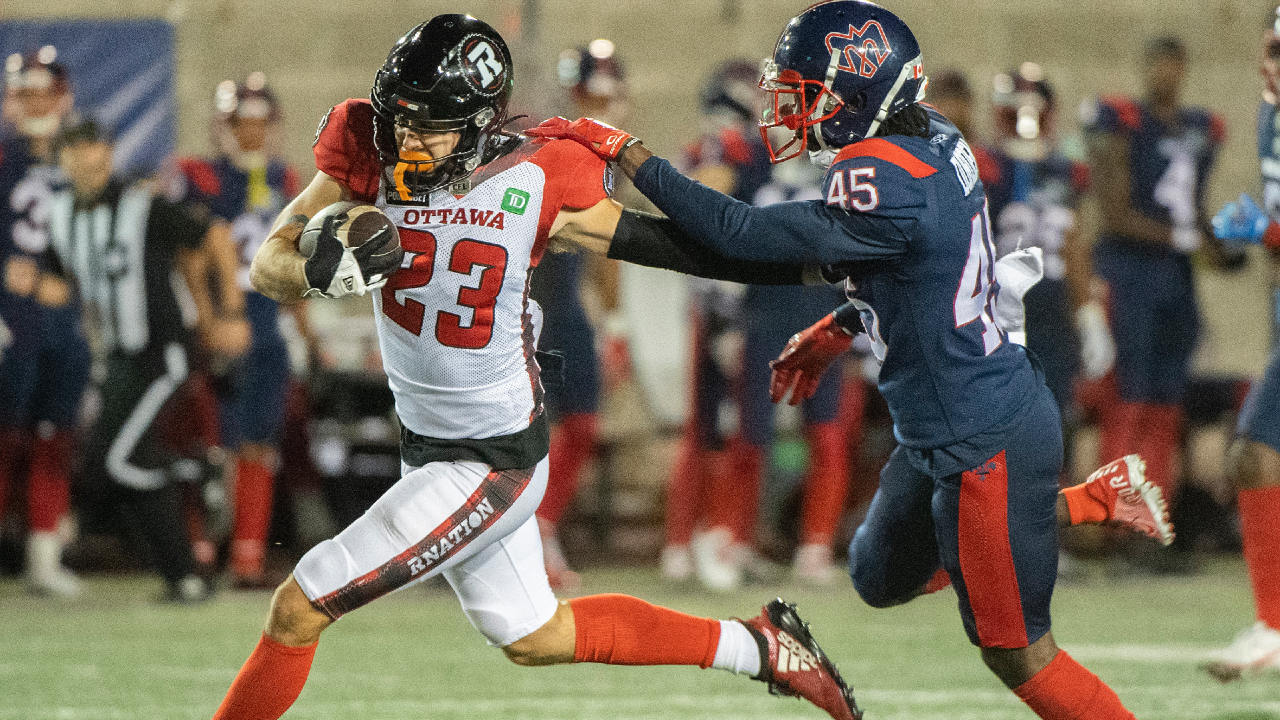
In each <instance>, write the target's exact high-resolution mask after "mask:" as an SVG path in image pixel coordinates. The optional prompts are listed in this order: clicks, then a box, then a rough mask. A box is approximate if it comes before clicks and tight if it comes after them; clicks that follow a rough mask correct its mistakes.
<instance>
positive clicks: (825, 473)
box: [800, 422, 849, 545]
mask: <svg viewBox="0 0 1280 720" xmlns="http://www.w3.org/2000/svg"><path fill="white" fill-rule="evenodd" d="M805 435H807V436H808V440H809V471H808V473H807V476H808V477H806V478H805V485H804V502H803V505H802V507H801V511H800V517H801V527H802V528H803V531H802V532H803V539H802V542H804V543H806V544H817V545H830V544H831V538H832V537H833V536H834V535H835V532H836V525H837V524H839V522H840V516H841V515H843V514H844V498H845V494H846V492H847V491H848V488H849V455H848V452H847V450H846V448H845V437H844V428H843V427H841V425H840V423H839V422H826V423H813V424H810V425H809V426H808V427H806V428H805Z"/></svg>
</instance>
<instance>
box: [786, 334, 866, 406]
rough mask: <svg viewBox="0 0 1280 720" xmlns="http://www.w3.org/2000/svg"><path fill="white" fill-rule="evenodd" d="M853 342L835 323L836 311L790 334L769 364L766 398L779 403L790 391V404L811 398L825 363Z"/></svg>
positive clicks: (828, 362)
mask: <svg viewBox="0 0 1280 720" xmlns="http://www.w3.org/2000/svg"><path fill="white" fill-rule="evenodd" d="M852 343H853V336H852V335H850V334H849V333H848V332H847V331H845V329H844V328H842V327H840V326H839V325H837V324H836V320H835V313H832V314H830V315H828V316H826V317H824V318H822V319H821V320H819V321H818V322H816V323H814V324H813V325H811V326H810V327H808V328H806V329H804V330H802V331H800V332H798V333H796V334H795V335H792V336H791V339H790V340H788V341H787V346H786V347H785V348H783V349H782V354H781V355H779V356H778V359H777V360H774V361H773V362H770V363H769V367H771V368H773V377H772V378H771V380H770V381H769V397H770V398H771V399H772V400H773V401H774V402H778V401H780V400H782V398H784V397H786V396H787V391H788V390H790V391H791V400H790V401H789V402H790V404H791V405H799V404H800V401H801V400H808V399H809V398H811V397H813V394H814V393H815V392H817V391H818V382H819V381H821V380H822V374H823V373H824V372H826V371H827V366H828V365H830V364H831V361H832V360H835V359H836V358H838V357H840V355H841V354H843V353H844V352H845V351H846V350H848V349H849V345H850V344H852Z"/></svg>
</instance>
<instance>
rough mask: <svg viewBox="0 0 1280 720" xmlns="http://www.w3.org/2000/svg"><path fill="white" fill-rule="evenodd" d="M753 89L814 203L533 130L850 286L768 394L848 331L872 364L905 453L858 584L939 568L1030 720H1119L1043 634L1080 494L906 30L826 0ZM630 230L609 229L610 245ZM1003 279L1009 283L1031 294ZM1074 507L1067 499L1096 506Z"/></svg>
mask: <svg viewBox="0 0 1280 720" xmlns="http://www.w3.org/2000/svg"><path fill="white" fill-rule="evenodd" d="M763 83H764V85H765V87H766V89H767V90H768V91H769V92H770V94H771V97H772V102H771V103H770V104H769V105H767V106H766V107H767V110H766V117H765V122H764V123H762V125H763V126H764V127H763V129H762V133H769V132H776V133H777V134H778V135H779V136H781V137H780V140H779V141H780V142H781V141H785V143H784V144H783V145H782V146H781V147H780V148H779V147H775V146H774V144H773V143H770V147H769V152H770V155H771V157H772V158H773V159H774V160H782V159H787V158H790V157H795V156H798V155H801V154H803V153H804V152H805V151H806V150H807V151H808V152H809V154H810V157H811V159H813V160H814V161H815V162H817V163H819V164H821V165H828V166H829V169H828V171H827V176H826V179H825V192H824V193H823V194H824V199H822V200H815V201H809V202H789V203H778V204H775V205H771V206H767V207H761V208H756V207H752V206H750V205H748V204H746V203H742V202H738V201H735V200H734V199H732V198H730V197H728V196H725V195H723V194H720V193H717V192H715V191H714V190H711V189H709V188H706V187H705V186H702V185H699V184H697V183H695V182H693V181H691V180H689V179H688V178H685V177H684V176H682V175H680V174H679V173H678V172H677V171H676V170H675V169H674V168H673V167H672V166H671V165H670V164H669V163H667V162H666V161H664V160H662V159H660V158H657V157H655V156H653V155H651V154H650V153H649V152H648V151H647V150H646V149H645V148H644V147H643V145H641V144H639V141H638V139H637V138H634V137H632V136H631V135H629V134H628V133H626V132H623V131H621V130H617V129H616V128H612V127H609V126H605V125H602V124H600V123H597V122H595V121H593V120H591V119H589V118H587V119H580V120H578V121H575V122H569V121H566V120H563V119H556V120H552V121H548V122H547V123H544V124H543V126H541V127H540V128H535V129H532V130H530V131H527V132H528V134H532V135H535V136H552V137H564V138H571V139H574V140H577V141H578V142H581V143H582V144H584V145H585V146H587V147H590V148H592V149H594V150H595V151H596V152H597V153H598V154H599V155H601V157H605V158H610V159H613V158H616V159H617V160H618V165H619V167H620V168H621V169H622V170H623V171H624V172H625V173H626V174H627V175H628V176H630V177H632V178H633V179H634V181H635V184H636V187H637V188H638V189H639V190H640V191H641V192H643V193H644V194H645V195H646V196H647V197H648V198H649V199H650V200H652V201H653V202H654V203H655V204H656V205H657V206H658V207H659V208H660V209H661V210H663V211H664V212H665V213H667V215H668V216H669V217H670V218H671V220H672V221H673V222H674V223H675V224H676V225H677V226H679V228H680V229H681V230H683V231H684V233H686V235H685V236H684V237H683V238H682V239H681V241H680V244H681V246H682V247H683V246H684V244H686V243H692V244H696V245H698V246H701V247H706V248H708V249H710V250H712V251H713V252H714V253H717V254H719V255H720V256H725V257H729V258H735V259H737V260H742V261H756V262H774V263H784V264H785V263H800V264H803V265H805V266H807V267H809V268H810V272H811V273H817V274H820V275H822V276H823V277H825V278H827V279H832V278H839V279H843V280H845V282H846V288H847V292H848V295H849V298H850V301H849V302H848V303H847V304H846V305H844V306H841V307H840V308H839V309H838V310H836V311H835V312H834V313H832V314H831V315H828V316H827V317H826V318H824V319H823V320H822V321H820V322H819V323H818V324H817V325H815V326H813V327H811V328H809V329H808V330H806V331H804V332H803V333H800V334H798V335H797V336H796V337H795V338H793V340H792V341H791V342H790V343H789V344H788V348H787V349H786V350H785V351H784V352H783V354H782V356H781V357H780V358H779V360H778V361H776V363H775V364H774V371H775V375H774V382H773V391H774V396H775V398H781V397H782V396H784V395H785V394H787V393H788V392H791V393H792V400H793V401H795V400H796V399H797V397H800V398H802V397H805V396H807V395H809V394H812V391H813V389H814V388H815V387H816V385H817V383H818V382H819V380H820V377H821V374H822V371H824V370H825V369H826V367H827V366H828V365H829V364H830V362H831V361H832V359H833V358H834V357H835V356H836V355H837V354H838V353H839V352H843V351H844V350H845V349H847V348H848V347H849V339H850V337H851V335H852V333H853V332H855V331H857V330H860V329H865V331H866V332H867V333H868V335H869V336H870V338H871V342H872V345H873V347H874V349H875V353H876V356H877V357H878V358H879V359H881V360H882V362H883V365H882V368H881V372H880V379H879V385H880V391H881V393H882V394H883V395H884V397H885V400H886V402H887V403H888V406H889V410H890V413H891V415H892V416H893V419H894V432H895V435H896V437H897V440H898V442H899V447H898V448H897V449H896V450H895V451H894V454H893V455H892V457H891V458H890V460H889V462H888V464H887V465H886V466H885V468H884V470H883V471H882V474H881V486H880V489H879V491H878V492H877V494H876V497H875V499H874V500H873V501H872V505H871V508H870V511H869V514H868V516H867V519H866V521H865V522H864V523H863V525H862V526H861V527H860V528H859V529H858V532H857V535H856V537H855V538H854V540H853V542H852V543H851V546H850V558H849V570H850V574H851V576H852V578H853V581H854V585H855V587H856V588H857V590H858V592H859V594H860V595H861V596H862V597H863V599H864V600H866V601H867V602H868V603H870V604H872V605H874V606H877V607H887V606H891V605H896V604H900V603H903V602H906V601H908V600H910V599H912V598H913V597H915V596H917V595H919V594H920V593H921V592H922V591H923V590H924V588H925V586H926V584H927V583H928V582H929V581H930V579H931V578H933V576H934V575H935V574H936V572H937V571H938V569H939V567H942V568H945V570H946V572H947V574H948V575H949V576H950V579H951V581H952V582H953V583H954V585H955V586H956V590H957V593H958V595H959V598H960V610H961V616H962V618H963V620H964V626H965V630H966V631H967V633H968V634H969V637H970V639H971V641H972V642H973V643H974V644H976V645H978V646H979V647H980V648H981V649H982V658H983V660H984V661H985V662H986V664H987V665H988V667H990V668H991V670H992V671H993V672H994V673H995V674H996V675H997V676H998V677H999V678H1000V679H1001V680H1002V681H1003V682H1004V683H1005V684H1006V685H1007V686H1008V687H1009V688H1011V689H1013V690H1014V692H1015V693H1017V695H1018V696H1019V697H1020V698H1021V699H1022V700H1023V701H1024V702H1026V703H1027V704H1028V705H1029V706H1030V707H1031V709H1032V710H1033V711H1035V712H1036V714H1037V715H1039V716H1040V717H1043V718H1053V719H1055V720H1056V719H1059V718H1061V719H1062V720H1067V719H1068V718H1079V717H1089V718H1103V719H1111V718H1132V717H1133V715H1132V713H1130V712H1129V711H1128V710H1126V709H1125V708H1124V706H1123V705H1122V704H1121V702H1120V699H1119V698H1118V697H1117V696H1116V694H1115V692H1114V691H1112V690H1111V689H1110V688H1109V687H1107V686H1106V685H1105V684H1104V683H1103V682H1102V681H1101V680H1100V679H1099V678H1098V677H1097V676H1095V675H1093V674H1092V673H1091V672H1089V671H1088V670H1086V669H1085V668H1084V667H1083V666H1081V665H1080V664H1078V663H1077V662H1075V661H1074V660H1073V659H1071V658H1070V656H1068V655H1067V654H1066V653H1065V652H1062V651H1061V650H1059V649H1058V647H1057V646H1056V644H1055V643H1054V639H1053V635H1052V633H1051V632H1050V622H1049V600H1050V597H1051V595H1052V593H1053V585H1054V580H1055V576H1056V569H1057V558H1058V553H1057V528H1056V524H1057V522H1055V520H1057V521H1058V522H1062V521H1063V520H1065V518H1066V517H1067V516H1068V515H1069V514H1070V513H1069V505H1070V503H1071V502H1072V501H1071V500H1069V499H1068V498H1066V497H1063V498H1062V499H1056V497H1057V489H1058V474H1059V472H1060V470H1061V467H1062V429H1061V424H1060V419H1059V416H1058V411H1057V406H1056V403H1055V402H1054V399H1053V395H1052V393H1050V391H1049V390H1048V388H1047V387H1046V386H1045V384H1044V377H1043V371H1042V370H1041V369H1040V368H1039V367H1038V364H1037V363H1036V362H1035V361H1034V360H1033V356H1031V355H1029V354H1028V353H1027V352H1026V351H1025V349H1024V348H1022V347H1021V346H1019V345H1016V344H1014V343H1011V342H1009V338H1008V335H1007V334H1006V331H1005V330H1004V329H1002V328H1001V327H1000V326H999V325H997V322H996V315H997V307H998V306H997V302H998V300H999V295H1000V286H1001V283H997V282H996V272H997V269H996V262H995V260H996V258H995V248H994V243H993V240H992V233H991V228H990V222H989V220H988V217H987V212H986V201H985V198H984V196H983V188H982V184H981V181H980V180H979V178H978V171H977V166H976V162H975V160H974V158H973V153H972V151H971V150H970V149H969V147H968V145H967V143H966V142H965V141H964V138H963V137H961V136H960V134H959V133H958V131H957V130H956V129H955V126H954V125H952V124H951V123H950V122H948V121H947V120H946V119H945V118H943V117H942V116H941V115H940V114H938V113H937V112H935V111H932V110H930V109H929V108H926V107H924V106H922V105H920V104H919V101H920V100H921V99H923V95H924V72H923V65H922V62H921V55H920V48H919V45H918V44H917V42H916V40H915V38H914V36H913V35H912V34H911V31H910V30H909V29H908V28H907V26H906V25H905V24H904V23H903V22H902V21H901V20H900V19H899V18H897V17H896V16H895V15H893V14H892V13H890V12H889V11H887V10H885V9H883V8H881V7H879V6H876V5H874V4H871V3H868V2H862V1H861V0H830V1H828V2H823V3H819V4H817V5H814V6H813V7H811V8H809V9H808V10H806V11H805V12H804V13H802V14H800V15H799V16H797V17H795V18H794V19H792V21H791V22H790V23H789V24H788V25H787V27H786V28H785V29H784V31H783V33H782V35H781V36H780V38H779V41H778V44H777V46H776V48H775V50H774V55H773V58H772V60H771V62H770V63H769V64H768V65H767V67H766V70H765V74H764V79H763ZM627 229H628V230H630V228H629V227H628V228H627ZM627 234H628V233H627V232H624V226H623V225H621V224H620V225H619V228H618V233H616V234H615V235H614V237H613V243H614V247H613V248H612V249H611V251H610V252H611V253H613V254H615V255H616V254H620V253H621V248H619V247H618V246H619V245H620V244H623V243H622V241H623V240H624V239H625V236H626V235H627ZM620 235H622V236H623V237H620ZM1035 257H1036V254H1035V253H1032V252H1027V253H1025V254H1023V256H1022V257H1021V258H1016V259H1015V261H1014V262H1018V263H1021V262H1024V260H1025V259H1026V258H1031V259H1032V260H1031V261H1030V262H1029V263H1028V265H1027V266H1026V267H1027V268H1028V269H1029V272H1027V273H1025V274H1026V275H1029V276H1034V275H1035V274H1036V272H1035V271H1036V268H1035V262H1034V258H1035ZM671 264H672V265H675V264H677V263H671ZM1017 274H1018V273H1014V274H1011V275H1006V277H1009V278H1010V283H1009V284H1010V285H1011V286H1012V285H1014V282H1013V281H1020V283H1019V284H1021V285H1023V286H1025V285H1026V281H1025V280H1022V278H1018V277H1017ZM1024 289H1025V287H1024ZM1010 295H1011V297H1010V298H1009V299H1008V300H1007V302H1015V301H1019V300H1020V297H1019V296H1018V295H1017V294H1013V293H1011V294H1010ZM1129 469H1130V468H1128V467H1127V465H1126V464H1124V463H1121V464H1120V465H1119V466H1111V467H1110V468H1109V469H1108V471H1107V475H1108V476H1107V477H1105V479H1104V478H1102V477H1099V478H1097V479H1096V480H1095V481H1094V482H1092V483H1090V484H1091V485H1094V486H1101V487H1096V488H1095V491H1097V492H1100V493H1101V492H1106V490H1105V488H1109V487H1113V486H1118V487H1123V488H1125V489H1127V490H1132V491H1134V492H1131V493H1126V494H1127V495H1129V496H1130V497H1132V496H1134V495H1137V494H1140V492H1139V491H1138V483H1136V482H1135V481H1136V480H1137V478H1136V477H1135V476H1133V475H1131V474H1130V473H1129V472H1128V471H1129ZM1144 485H1145V484H1144ZM1144 489H1146V488H1145V487H1144ZM1110 492H1115V490H1111V491H1110ZM1081 495H1083V496H1080V495H1078V496H1077V497H1076V502H1080V501H1082V500H1089V501H1094V500H1095V497H1094V496H1093V495H1090V494H1087V493H1082V494H1081ZM1099 504H1104V505H1105V504H1106V503H1105V501H1103V502H1101V503H1099ZM1112 507H1115V506H1114V503H1113V504H1112Z"/></svg>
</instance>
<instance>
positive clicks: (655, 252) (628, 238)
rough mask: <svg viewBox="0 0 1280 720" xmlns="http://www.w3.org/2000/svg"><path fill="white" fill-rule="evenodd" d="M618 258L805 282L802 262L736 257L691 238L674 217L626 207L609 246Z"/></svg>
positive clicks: (737, 277) (760, 281)
mask: <svg viewBox="0 0 1280 720" xmlns="http://www.w3.org/2000/svg"><path fill="white" fill-rule="evenodd" d="M609 257H610V258H613V259H614V260H622V261H624V262H629V263H633V264H636V265H644V266H646V267H654V268H662V269H663V270H674V271H676V272H678V273H684V274H686V275H696V276H698V277H703V278H710V279H712V280H729V281H731V282H739V283H749V284H752V285H803V284H804V281H805V265H803V264H801V263H781V262H758V261H753V260H736V259H734V258H727V257H725V256H723V255H720V254H717V253H716V252H715V251H714V250H711V249H709V248H706V247H703V246H702V245H700V244H699V243H698V242H697V241H696V240H694V239H693V238H691V237H689V236H688V235H687V234H685V232H684V231H683V230H681V229H680V226H678V225H676V223H675V222H674V221H672V220H671V219H670V218H665V217H660V216H658V215H650V214H648V213H642V212H637V211H635V210H623V211H622V219H620V220H619V221H618V229H617V230H615V231H614V233H613V242H612V243H611V244H610V245H609Z"/></svg>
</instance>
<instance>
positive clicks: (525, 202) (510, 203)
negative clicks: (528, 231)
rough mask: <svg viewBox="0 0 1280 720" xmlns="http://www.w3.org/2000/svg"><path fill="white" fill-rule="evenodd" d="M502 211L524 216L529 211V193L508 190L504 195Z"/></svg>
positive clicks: (512, 189) (513, 189)
mask: <svg viewBox="0 0 1280 720" xmlns="http://www.w3.org/2000/svg"><path fill="white" fill-rule="evenodd" d="M502 209H503V210H506V211H507V212H509V213H515V214H516V215H523V214H524V211H525V210H528V209H529V193H527V192H525V191H523V190H517V189H515V188H507V192H506V193H504V194H503V195H502Z"/></svg>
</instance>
